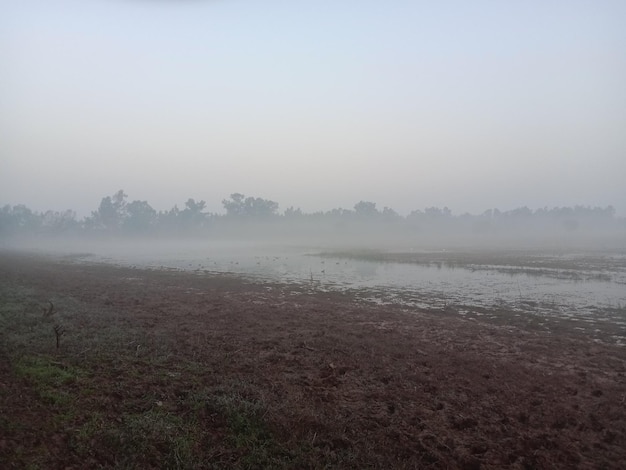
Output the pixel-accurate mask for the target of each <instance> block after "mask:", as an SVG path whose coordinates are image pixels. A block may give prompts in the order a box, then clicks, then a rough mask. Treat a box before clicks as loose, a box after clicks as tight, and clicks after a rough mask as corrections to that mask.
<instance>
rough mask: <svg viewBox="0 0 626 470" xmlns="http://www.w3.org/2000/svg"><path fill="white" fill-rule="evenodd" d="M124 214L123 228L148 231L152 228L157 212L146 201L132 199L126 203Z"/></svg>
mask: <svg viewBox="0 0 626 470" xmlns="http://www.w3.org/2000/svg"><path fill="white" fill-rule="evenodd" d="M126 214H127V217H126V218H125V219H124V228H125V229H126V230H128V231H129V232H134V233H146V232H149V231H150V230H152V229H153V228H154V226H155V224H156V221H157V212H156V211H155V210H154V209H153V208H152V206H150V204H148V202H147V201H133V202H131V203H129V204H127V205H126Z"/></svg>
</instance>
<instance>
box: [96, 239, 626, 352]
mask: <svg viewBox="0 0 626 470" xmlns="http://www.w3.org/2000/svg"><path fill="white" fill-rule="evenodd" d="M88 259H90V260H92V261H105V262H109V263H114V264H122V265H131V266H137V267H149V268H156V269H180V270H186V271H193V272H196V273H198V274H199V275H206V274H212V273H220V274H235V275H240V276H246V277H250V278H254V279H255V280H256V281H259V282H269V283H277V282H278V283H284V284H287V285H292V286H293V287H294V289H296V290H301V289H302V288H306V289H313V290H316V291H350V292H353V293H356V295H357V296H358V297H359V298H361V299H362V300H364V301H370V302H376V303H380V304H387V303H395V304H402V305H406V306H407V307H408V308H423V309H435V310H437V309H439V310H442V311H446V312H454V313H457V314H459V315H465V316H469V317H480V316H486V317H491V318H500V320H506V316H509V317H510V316H511V315H514V316H518V317H520V318H525V317H527V318H528V319H529V321H530V320H531V319H532V321H534V322H537V326H538V327H543V326H545V327H546V328H549V325H550V321H551V320H563V319H566V320H571V321H572V322H575V323H576V324H577V325H576V326H575V328H577V329H580V330H581V331H583V332H586V333H590V334H594V333H602V335H601V336H602V337H604V338H606V337H607V336H608V337H610V338H612V340H613V341H615V342H616V343H619V344H626V255H625V254H624V253H620V252H592V253H590V252H568V253H566V252H559V253H556V252H537V251H529V252H521V251H520V252H511V251H506V252H505V251H502V252H497V251H468V252H460V251H430V252H417V251H407V252H404V253H394V252H381V251H330V250H328V249H324V248H320V247H291V248H285V247H278V246H272V245H265V246H259V245H251V244H241V243H221V244H214V243H213V244H195V245H193V246H190V245H188V244H185V245H181V246H178V245H168V246H167V247H163V246H159V249H156V247H155V246H151V245H142V246H134V247H132V248H127V249H125V250H119V248H118V249H116V251H115V252H112V251H111V252H107V251H106V250H101V251H99V252H97V253H96V254H95V255H94V256H91V257H90V258H88Z"/></svg>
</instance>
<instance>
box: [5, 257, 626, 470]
mask: <svg viewBox="0 0 626 470" xmlns="http://www.w3.org/2000/svg"><path fill="white" fill-rule="evenodd" d="M48 302H52V303H53V305H54V308H53V310H52V311H50V307H49V303H48ZM499 318H500V320H498V321H494V320H486V319H485V320H480V317H479V318H478V319H477V318H462V317H459V316H457V315H455V314H453V313H451V312H446V311H443V310H442V311H421V310H407V309H406V308H401V307H394V306H377V305H371V304H366V303H363V302H359V301H357V300H356V299H355V298H354V297H352V296H351V295H350V294H339V293H337V294H329V293H321V292H315V291H314V290H313V289H311V290H308V289H307V288H306V287H302V286H300V287H298V286H289V285H276V284H259V283H252V282H249V281H246V280H243V279H238V278H235V277H228V276H207V275H197V274H190V273H181V272H171V271H158V270H141V269H131V268H121V267H115V266H109V265H96V264H88V263H80V262H76V261H75V260H71V259H64V260H63V259H61V260H59V259H54V258H46V257H43V256H34V255H28V254H23V253H21V254H15V253H8V252H0V339H1V340H2V341H1V342H0V411H1V412H0V462H3V464H2V467H3V468H27V467H29V468H46V469H49V468H98V467H104V468H433V469H439V468H442V469H443V468H447V469H455V468H461V469H502V468H512V469H530V468H546V469H548V468H549V469H555V468H564V469H574V468H585V469H586V468H597V469H618V468H624V462H626V376H625V374H626V348H624V347H621V346H617V345H615V344H612V343H610V342H608V341H607V342H606V343H605V342H603V341H602V340H601V338H600V339H598V338H595V339H593V340H592V339H591V338H590V337H588V336H586V335H585V334H583V333H581V332H580V331H579V330H576V329H574V328H572V327H571V326H570V325H568V323H567V322H563V323H558V322H556V323H553V325H552V329H551V330H550V331H544V330H541V329H537V328H535V327H534V325H535V324H536V320H534V319H532V318H529V319H524V320H519V319H518V320H515V321H514V322H513V321H511V322H508V321H506V319H507V316H506V312H502V315H500V316H499ZM55 327H56V328H57V332H56V333H55ZM57 333H58V339H59V347H58V348H57V345H56V339H57Z"/></svg>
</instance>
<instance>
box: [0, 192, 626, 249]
mask: <svg viewBox="0 0 626 470" xmlns="http://www.w3.org/2000/svg"><path fill="white" fill-rule="evenodd" d="M222 206H223V207H224V213H221V214H217V213H212V212H208V211H206V210H205V209H206V202H205V201H204V200H199V201H196V200H195V199H191V198H190V199H188V200H187V201H186V202H185V204H184V207H182V208H179V207H178V206H177V205H176V206H174V207H172V208H171V209H169V210H162V211H157V210H155V209H154V208H153V207H152V206H151V205H150V203H149V202H148V201H144V200H132V201H129V199H128V195H127V194H126V193H125V192H124V191H123V190H119V191H117V192H116V193H115V194H113V195H112V196H106V197H103V198H102V200H101V202H100V205H99V207H98V208H97V209H96V210H94V211H92V213H91V215H89V216H86V217H83V218H77V216H76V213H75V212H74V211H73V210H66V211H61V212H58V211H52V210H49V211H45V212H37V211H33V210H31V209H29V208H28V207H26V206H25V205H14V206H10V205H4V206H3V207H2V208H1V209H0V239H2V240H4V241H10V240H25V239H62V238H68V239H75V238H84V239H91V238H95V239H105V238H139V237H146V238H180V237H192V238H206V239H242V240H253V239H262V240H276V241H285V240H292V241H298V240H307V241H308V242H311V241H328V240H335V241H337V242H340V243H343V244H344V245H345V244H346V243H348V244H351V243H353V244H357V245H358V244H359V242H365V241H370V242H376V241H378V242H381V243H382V242H384V243H385V244H387V245H389V244H394V243H399V244H407V243H409V244H415V243H417V244H419V243H420V242H421V243H423V244H430V245H432V244H433V242H436V241H438V242H441V243H444V242H446V241H448V242H452V241H454V242H455V243H456V244H467V245H470V244H472V243H473V242H476V241H479V240H482V241H483V242H484V241H486V240H492V241H493V240H496V239H498V240H508V241H513V240H518V241H521V242H524V241H525V242H529V243H530V242H540V241H551V242H553V243H554V242H557V243H558V242H563V243H568V242H572V241H583V240H585V241H587V242H589V241H591V242H593V241H594V240H596V241H599V242H602V243H604V244H606V243H610V244H611V245H612V246H614V245H615V243H617V244H618V245H620V243H621V244H624V241H625V240H626V218H621V217H616V215H615V209H614V208H613V207H612V206H608V207H604V208H602V207H589V206H575V207H555V208H545V207H544V208H539V209H534V210H533V209H529V208H528V207H520V208H517V209H514V210H509V211H500V210H498V209H487V210H485V211H484V212H483V213H481V214H469V213H464V214H458V215H455V214H453V213H452V211H451V210H450V209H449V208H447V207H444V208H438V207H428V208H425V209H415V210H413V211H411V212H410V213H409V214H408V215H407V216H401V215H399V214H398V213H397V212H396V211H395V210H394V209H393V208H390V207H383V208H379V207H378V206H377V204H376V203H375V202H372V201H363V200H361V201H359V202H357V203H356V204H355V205H354V207H353V208H351V209H344V208H336V209H332V210H329V211H325V212H323V211H320V212H313V213H305V212H303V211H301V210H300V209H299V208H294V207H292V206H291V207H287V208H286V209H284V210H281V209H280V205H279V203H277V202H275V201H272V200H269V199H263V198H260V197H254V196H246V195H244V194H241V193H233V194H231V195H230V196H229V197H228V198H225V199H223V200H222Z"/></svg>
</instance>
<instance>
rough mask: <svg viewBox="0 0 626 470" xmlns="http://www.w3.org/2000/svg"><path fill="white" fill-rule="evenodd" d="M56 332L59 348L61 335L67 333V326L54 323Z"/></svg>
mask: <svg viewBox="0 0 626 470" xmlns="http://www.w3.org/2000/svg"><path fill="white" fill-rule="evenodd" d="M54 334H55V336H56V338H57V349H59V347H60V346H61V336H63V335H64V334H65V328H64V327H63V326H62V325H59V324H57V325H54Z"/></svg>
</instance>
